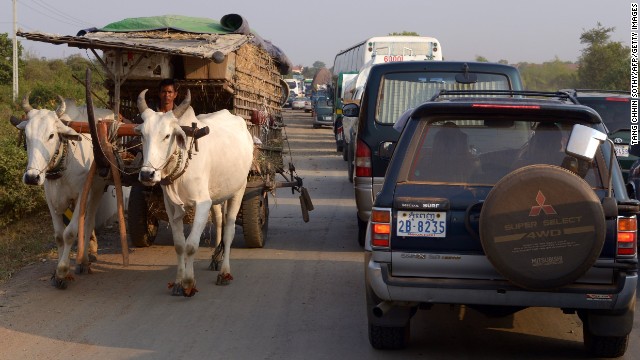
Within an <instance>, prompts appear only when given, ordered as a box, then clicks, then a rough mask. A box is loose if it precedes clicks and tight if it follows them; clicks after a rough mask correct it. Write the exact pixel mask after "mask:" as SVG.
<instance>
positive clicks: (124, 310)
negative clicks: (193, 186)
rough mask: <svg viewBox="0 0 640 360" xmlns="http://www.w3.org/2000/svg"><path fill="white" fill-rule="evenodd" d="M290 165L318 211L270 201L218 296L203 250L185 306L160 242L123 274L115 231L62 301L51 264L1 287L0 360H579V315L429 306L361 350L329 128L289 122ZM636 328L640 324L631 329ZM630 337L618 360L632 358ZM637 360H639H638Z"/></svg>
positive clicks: (357, 260)
mask: <svg viewBox="0 0 640 360" xmlns="http://www.w3.org/2000/svg"><path fill="white" fill-rule="evenodd" d="M285 116H286V119H287V120H288V121H287V123H288V125H289V126H288V127H287V129H286V133H287V135H288V138H289V140H290V144H291V148H292V151H293V153H292V155H293V162H294V163H295V165H296V168H297V172H298V174H299V175H300V176H301V177H303V178H304V183H305V186H306V187H307V188H308V189H309V192H310V194H311V197H312V199H313V203H314V205H315V208H316V210H314V211H313V212H311V214H310V215H311V221H310V222H308V223H304V222H303V221H302V217H301V213H300V208H299V201H298V198H297V194H296V195H292V194H291V192H290V191H289V189H279V190H278V191H277V194H276V196H274V197H272V198H271V199H270V203H271V216H270V223H269V237H268V240H267V243H266V245H265V247H264V248H263V249H246V248H244V244H243V240H242V236H241V229H240V228H238V231H237V235H236V242H235V243H234V245H233V248H232V252H231V268H232V274H233V275H234V278H235V280H234V281H233V283H232V284H231V285H229V286H216V285H215V277H216V274H215V273H214V272H211V271H208V270H207V266H208V263H209V261H208V259H209V257H210V255H211V252H212V251H211V248H210V247H208V246H207V245H206V244H205V243H204V241H203V245H202V246H201V247H200V249H199V251H198V255H197V258H198V261H197V263H196V279H197V281H198V289H199V290H200V292H199V293H198V294H197V295H196V296H195V297H193V298H182V297H173V296H170V292H169V290H168V289H167V288H166V283H167V282H169V281H172V280H173V278H174V274H175V263H176V259H175V254H174V250H173V247H172V245H171V244H172V242H171V239H170V234H169V231H168V230H167V229H166V228H163V229H161V232H160V234H159V237H158V239H157V241H156V245H154V246H152V247H149V248H144V249H134V250H133V252H132V253H131V255H130V262H131V265H130V266H129V267H127V268H124V267H122V266H121V256H120V255H118V253H117V252H118V251H119V249H117V246H118V245H117V244H118V240H117V238H116V236H115V235H116V232H115V231H104V232H102V233H101V234H99V236H100V238H101V246H102V250H101V251H102V254H100V258H99V262H97V263H95V264H94V265H93V270H94V273H93V274H91V275H82V276H77V277H76V281H75V282H73V283H72V284H70V286H69V288H68V289H67V290H65V291H61V290H57V289H54V288H52V287H51V286H49V282H48V277H49V274H50V273H51V272H52V270H53V268H54V264H55V262H54V261H51V260H49V261H46V262H43V263H39V264H34V265H32V266H29V267H28V268H26V269H25V270H24V271H22V272H20V273H18V274H17V275H16V276H15V277H14V278H13V279H12V280H11V281H10V282H9V283H7V284H5V285H3V286H2V287H1V288H0V344H1V346H0V358H2V359H62V358H65V359H68V358H78V359H165V358H166V359H183V358H184V359H187V358H188V359H401V358H402V359H405V358H430V359H461V358H462V359H464V358H468V359H514V358H518V359H576V358H583V353H582V341H581V340H582V335H581V334H582V330H581V324H580V321H579V320H578V319H577V317H575V316H569V315H563V314H562V313H561V312H560V311H559V310H555V309H528V310H526V311H523V312H520V313H518V314H516V315H515V316H513V317H509V318H500V319H489V318H486V317H484V316H482V315H480V314H478V313H476V312H474V311H472V310H468V309H465V308H464V307H459V306H455V307H449V306H434V307H433V309H432V310H430V311H420V312H418V314H417V315H416V317H415V318H414V320H413V321H412V325H411V326H412V338H411V345H410V347H409V348H408V349H405V350H402V351H391V352H380V351H376V350H373V349H371V347H370V346H369V344H368V340H367V329H366V315H365V309H364V293H363V284H362V279H363V264H362V261H363V256H362V250H361V248H360V247H359V246H358V245H357V241H356V231H357V229H356V226H355V218H354V217H355V204H354V201H353V190H352V185H351V184H350V183H349V182H348V181H347V179H346V173H345V169H346V165H345V163H344V162H343V160H342V157H341V156H339V154H338V153H336V152H335V151H334V150H335V146H334V142H333V138H332V136H331V130H330V129H327V128H323V129H315V130H314V129H312V127H311V117H310V116H309V114H308V113H307V114H305V113H303V112H301V111H296V112H292V111H289V112H287V113H286V114H285ZM636 323H637V324H640V322H638V321H637V322H636ZM639 343H640V341H639V339H638V332H637V331H636V332H634V333H633V334H632V340H631V347H630V349H629V351H628V352H627V356H626V357H625V359H635V358H640V352H639V351H638V344H639ZM636 354H639V355H636Z"/></svg>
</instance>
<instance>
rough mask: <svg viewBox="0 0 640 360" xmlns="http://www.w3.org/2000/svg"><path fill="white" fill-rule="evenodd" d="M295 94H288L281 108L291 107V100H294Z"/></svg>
mask: <svg viewBox="0 0 640 360" xmlns="http://www.w3.org/2000/svg"><path fill="white" fill-rule="evenodd" d="M295 98H296V97H295V96H289V97H288V98H287V100H286V101H285V102H284V104H283V105H282V107H283V108H289V109H290V108H291V104H292V103H293V100H295Z"/></svg>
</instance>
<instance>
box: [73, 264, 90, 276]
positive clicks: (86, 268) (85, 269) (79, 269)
mask: <svg viewBox="0 0 640 360" xmlns="http://www.w3.org/2000/svg"><path fill="white" fill-rule="evenodd" d="M75 273H76V275H82V274H84V273H87V274H92V273H93V271H92V270H91V264H90V263H89V264H78V265H76V270H75Z"/></svg>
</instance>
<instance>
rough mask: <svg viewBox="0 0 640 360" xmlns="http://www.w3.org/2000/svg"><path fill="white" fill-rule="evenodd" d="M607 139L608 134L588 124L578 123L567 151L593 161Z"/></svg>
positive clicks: (570, 137) (570, 136)
mask: <svg viewBox="0 0 640 360" xmlns="http://www.w3.org/2000/svg"><path fill="white" fill-rule="evenodd" d="M606 140H607V134H605V133H603V132H601V131H598V130H596V129H593V128H590V127H588V126H584V125H580V124H576V125H574V126H573V129H572V130H571V135H569V142H568V143H567V151H566V153H567V154H568V155H571V156H575V157H576V158H578V159H582V160H589V161H591V160H593V157H594V156H595V155H596V150H597V149H598V146H600V144H601V143H603V142H604V141H606Z"/></svg>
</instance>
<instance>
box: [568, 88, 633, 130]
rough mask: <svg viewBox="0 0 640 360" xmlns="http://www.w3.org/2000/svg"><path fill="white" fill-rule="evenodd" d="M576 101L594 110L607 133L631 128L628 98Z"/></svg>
mask: <svg viewBox="0 0 640 360" xmlns="http://www.w3.org/2000/svg"><path fill="white" fill-rule="evenodd" d="M578 101H580V103H581V104H583V105H586V106H588V107H590V108H592V109H593V110H595V111H596V112H597V113H598V114H599V115H600V117H601V118H602V122H603V123H604V124H605V126H606V127H607V130H608V131H609V132H616V131H618V130H623V129H626V130H629V129H630V126H631V105H630V102H629V99H628V98H622V97H613V96H612V97H610V98H580V97H578Z"/></svg>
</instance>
